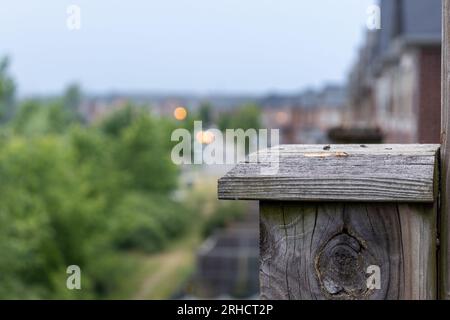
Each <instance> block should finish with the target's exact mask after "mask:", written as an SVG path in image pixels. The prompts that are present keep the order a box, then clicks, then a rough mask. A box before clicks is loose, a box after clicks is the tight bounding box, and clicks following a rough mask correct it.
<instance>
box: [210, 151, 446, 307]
mask: <svg viewBox="0 0 450 320" xmlns="http://www.w3.org/2000/svg"><path fill="white" fill-rule="evenodd" d="M438 152H439V145H367V146H365V145H364V146H360V145H332V146H327V147H324V146H320V145H313V146H302V145H285V146H277V147H273V148H271V149H267V150H263V151H260V152H258V153H256V154H252V155H250V156H249V157H248V159H247V160H246V161H245V162H242V163H240V164H238V165H237V166H236V167H235V168H234V169H233V170H231V171H230V172H229V173H228V174H227V175H226V176H224V177H223V178H221V179H220V180H219V184H218V195H219V198H220V199H231V200H238V199H242V200H259V201H260V227H261V229H260V294H261V297H262V298H266V299H436V297H437V273H436V269H437V264H436V261H437V255H436V252H437V247H436V238H437V227H436V226H437V223H436V220H437V195H438V189H439V188H438V180H439V179H438V174H439V173H438V161H437V158H438V157H437V155H438ZM274 154H276V157H274ZM274 159H276V161H277V163H276V165H274V163H273V161H274ZM269 167H271V168H277V169H278V170H277V171H274V172H270V171H268V170H267V168H269ZM264 169H266V170H264ZM268 172H270V173H268Z"/></svg>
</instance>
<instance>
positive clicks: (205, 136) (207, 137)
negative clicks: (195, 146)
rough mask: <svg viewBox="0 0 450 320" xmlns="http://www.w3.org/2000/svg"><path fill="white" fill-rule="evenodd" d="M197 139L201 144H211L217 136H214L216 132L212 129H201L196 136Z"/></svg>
mask: <svg viewBox="0 0 450 320" xmlns="http://www.w3.org/2000/svg"><path fill="white" fill-rule="evenodd" d="M195 138H196V139H197V141H198V142H199V143H201V144H210V143H212V142H214V140H215V139H216V137H215V136H214V133H212V132H210V131H200V132H197V135H196V137H195Z"/></svg>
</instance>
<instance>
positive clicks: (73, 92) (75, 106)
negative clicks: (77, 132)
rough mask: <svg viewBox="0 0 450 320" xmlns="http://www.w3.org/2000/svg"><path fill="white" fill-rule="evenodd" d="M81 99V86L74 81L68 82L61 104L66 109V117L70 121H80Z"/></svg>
mask: <svg viewBox="0 0 450 320" xmlns="http://www.w3.org/2000/svg"><path fill="white" fill-rule="evenodd" d="M82 99H83V93H82V90H81V87H80V86H79V85H78V84H76V83H74V84H70V85H69V86H68V87H67V88H66V90H65V92H64V95H63V98H62V104H63V106H64V109H65V110H66V113H67V117H68V118H69V119H70V120H71V121H80V120H81V118H82V117H81V114H80V110H79V109H80V106H81V102H82Z"/></svg>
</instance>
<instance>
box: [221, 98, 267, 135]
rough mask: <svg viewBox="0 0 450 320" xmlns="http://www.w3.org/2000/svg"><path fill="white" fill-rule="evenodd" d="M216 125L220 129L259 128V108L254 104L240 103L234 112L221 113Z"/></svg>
mask: <svg viewBox="0 0 450 320" xmlns="http://www.w3.org/2000/svg"><path fill="white" fill-rule="evenodd" d="M218 127H219V129H220V130H222V131H225V130H226V129H244V130H247V129H260V128H261V109H260V107H259V106H258V105H256V104H245V105H242V106H240V107H238V108H237V110H236V111H235V112H234V114H231V113H223V114H221V115H220V118H219V121H218Z"/></svg>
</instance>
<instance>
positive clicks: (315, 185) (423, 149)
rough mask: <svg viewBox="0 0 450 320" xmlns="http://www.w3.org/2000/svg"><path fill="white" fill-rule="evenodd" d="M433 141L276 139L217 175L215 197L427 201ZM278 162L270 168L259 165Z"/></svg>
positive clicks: (433, 189) (431, 196)
mask: <svg viewBox="0 0 450 320" xmlns="http://www.w3.org/2000/svg"><path fill="white" fill-rule="evenodd" d="M438 150H439V145H331V146H324V145H282V146H277V147H274V148H271V149H266V150H263V151H260V152H258V153H256V154H252V155H250V156H249V157H248V159H247V160H246V161H245V162H242V163H240V164H238V165H237V166H236V167H235V168H234V169H233V170H231V171H230V172H229V173H228V174H227V175H226V176H224V177H223V178H221V179H220V180H219V185H218V195H219V199H243V200H294V201H299V200H301V201H318V200H320V201H369V202H386V201H392V202H408V203H411V202H430V203H431V202H433V201H434V200H435V198H436V195H437V189H438V188H437V186H436V184H435V183H434V181H436V180H437V179H434V177H435V175H436V172H437V153H438ZM270 167H272V168H278V171H277V172H276V173H275V174H267V173H265V172H263V171H262V169H268V168H270Z"/></svg>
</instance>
